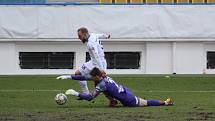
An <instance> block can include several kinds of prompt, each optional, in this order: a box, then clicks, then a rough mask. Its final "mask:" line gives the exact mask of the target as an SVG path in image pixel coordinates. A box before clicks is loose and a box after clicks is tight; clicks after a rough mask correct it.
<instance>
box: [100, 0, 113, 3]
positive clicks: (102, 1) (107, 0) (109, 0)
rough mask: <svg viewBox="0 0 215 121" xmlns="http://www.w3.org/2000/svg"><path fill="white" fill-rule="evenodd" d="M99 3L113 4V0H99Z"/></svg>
mask: <svg viewBox="0 0 215 121" xmlns="http://www.w3.org/2000/svg"><path fill="white" fill-rule="evenodd" d="M99 3H112V0H99Z"/></svg>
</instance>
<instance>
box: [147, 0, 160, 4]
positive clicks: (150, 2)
mask: <svg viewBox="0 0 215 121" xmlns="http://www.w3.org/2000/svg"><path fill="white" fill-rule="evenodd" d="M157 3H158V0H146V4H157Z"/></svg>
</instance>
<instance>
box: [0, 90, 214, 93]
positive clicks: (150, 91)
mask: <svg viewBox="0 0 215 121" xmlns="http://www.w3.org/2000/svg"><path fill="white" fill-rule="evenodd" d="M0 92H64V90H36V89H35V90H0ZM133 92H146V93H153V92H155V93H156V92H164V93H168V92H183V93H215V90H210V91H200V90H197V91H171V90H154V91H153V90H149V91H144V90H141V91H138V90H134V91H133Z"/></svg>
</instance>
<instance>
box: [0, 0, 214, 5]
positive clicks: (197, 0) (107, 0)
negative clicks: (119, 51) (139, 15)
mask: <svg viewBox="0 0 215 121" xmlns="http://www.w3.org/2000/svg"><path fill="white" fill-rule="evenodd" d="M52 3H57V4H58V3H60V4H64V3H65V4H70V3H72V4H73V3H78V4H79V3H80V4H85V3H90V4H91V3H92V4H97V3H100V4H214V3H215V0H0V4H52Z"/></svg>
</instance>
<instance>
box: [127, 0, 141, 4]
mask: <svg viewBox="0 0 215 121" xmlns="http://www.w3.org/2000/svg"><path fill="white" fill-rule="evenodd" d="M130 3H132V4H142V3H143V0H130Z"/></svg>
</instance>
